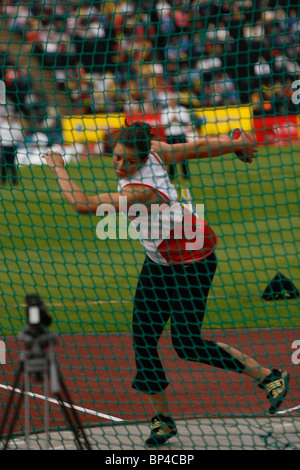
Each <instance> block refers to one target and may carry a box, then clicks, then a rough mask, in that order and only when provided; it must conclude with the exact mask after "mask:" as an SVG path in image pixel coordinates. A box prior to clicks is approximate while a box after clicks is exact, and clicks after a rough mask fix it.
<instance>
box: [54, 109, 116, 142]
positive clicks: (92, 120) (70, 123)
mask: <svg viewBox="0 0 300 470" xmlns="http://www.w3.org/2000/svg"><path fill="white" fill-rule="evenodd" d="M124 123H125V116H120V115H119V114H115V115H114V114H111V115H109V116H107V115H105V114H98V115H95V116H91V115H86V116H69V117H67V116H65V117H63V118H62V120H61V124H62V132H63V138H64V142H65V144H71V143H73V142H83V143H90V142H99V141H101V140H102V141H103V140H104V136H105V133H106V131H107V129H118V128H119V127H121V126H122V125H123V124H124Z"/></svg>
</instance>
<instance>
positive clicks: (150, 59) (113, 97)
mask: <svg viewBox="0 0 300 470" xmlns="http://www.w3.org/2000/svg"><path fill="white" fill-rule="evenodd" d="M299 8H300V7H299V2H298V0H243V1H232V0H230V1H228V0H224V1H208V0H202V1H201V0H190V1H188V0H139V1H138V0H121V1H107V0H103V1H97V0H95V1H81V2H78V4H76V3H74V2H73V3H70V2H65V3H64V2H58V1H57V0H52V1H47V2H43V1H38V0H37V1H36V2H34V3H33V2H32V1H31V0H25V1H22V2H20V1H15V0H13V1H10V2H5V5H3V4H2V7H1V10H2V11H1V13H2V14H4V15H5V16H6V18H7V20H8V23H9V28H10V30H11V31H13V32H15V33H16V34H19V35H20V39H22V40H23V41H26V42H27V43H31V44H32V54H34V55H35V56H36V57H37V58H38V60H39V61H40V65H41V67H45V68H48V69H49V70H52V71H53V73H54V79H55V82H56V88H57V92H58V94H59V93H64V94H66V96H67V97H68V100H69V102H70V106H71V107H72V112H78V113H80V114H82V113H83V114H88V113H101V112H105V113H113V112H124V113H129V114H132V115H133V114H137V113H153V112H159V111H160V110H161V109H162V108H163V107H164V105H165V100H166V96H167V94H168V92H171V91H172V92H176V93H177V95H178V96H179V97H180V103H181V104H183V105H185V106H186V107H190V108H193V107H201V108H202V107H220V106H231V105H238V104H246V103H252V104H253V109H254V114H256V115H265V114H274V113H287V112H297V111H298V107H297V105H295V104H294V103H293V102H292V100H291V95H292V93H293V91H294V90H293V89H292V87H291V85H292V83H293V81H294V80H296V79H299V78H300V15H299ZM0 61H1V64H0V66H1V79H3V80H4V81H5V83H6V85H7V91H8V97H9V98H10V99H11V101H12V103H15V104H16V105H17V106H19V107H20V108H21V112H22V113H23V114H25V115H26V113H28V112H29V109H32V106H34V107H35V108H36V110H37V113H38V111H40V112H41V113H43V103H42V102H41V99H40V97H37V96H35V93H34V87H33V84H32V82H31V81H30V77H28V76H26V77H25V76H24V75H23V74H22V71H18V70H16V68H15V67H14V64H13V63H11V62H13V61H11V62H10V58H9V57H7V54H6V53H5V51H4V50H3V49H1V50H0ZM29 71H30V69H29ZM74 110H75V111H74Z"/></svg>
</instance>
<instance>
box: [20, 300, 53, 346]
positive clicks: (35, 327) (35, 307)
mask: <svg viewBox="0 0 300 470" xmlns="http://www.w3.org/2000/svg"><path fill="white" fill-rule="evenodd" d="M26 315H27V326H26V333H27V334H30V335H32V336H34V337H36V336H39V335H40V334H43V333H45V331H46V327H47V326H49V325H50V324H51V322H52V320H51V317H50V315H48V313H47V310H46V307H45V305H44V302H43V301H42V299H41V298H40V297H39V296H38V295H37V294H31V295H27V296H26Z"/></svg>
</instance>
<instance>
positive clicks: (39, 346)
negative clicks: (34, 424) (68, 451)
mask: <svg viewBox="0 0 300 470" xmlns="http://www.w3.org/2000/svg"><path fill="white" fill-rule="evenodd" d="M19 338H20V339H21V340H22V341H23V342H24V343H25V345H26V347H27V349H28V350H27V351H22V352H21V354H20V362H19V367H18V370H17V373H16V375H15V380H14V384H13V387H12V390H11V393H10V395H9V399H8V402H7V405H6V409H5V411H4V416H3V419H2V422H1V424H0V440H3V441H4V447H3V450H7V448H8V444H9V441H10V439H11V436H12V434H13V430H14V426H15V423H16V419H17V416H18V414H19V410H20V406H21V403H22V399H23V397H24V401H25V442H26V444H27V448H28V449H29V433H30V424H29V423H30V417H29V396H30V392H29V378H30V376H33V377H35V378H36V380H37V381H39V382H43V387H44V394H45V398H46V399H45V410H44V412H45V416H44V418H45V423H44V425H45V434H46V439H47V448H49V447H50V436H49V400H48V391H49V383H50V387H51V391H52V393H53V394H54V396H56V398H57V400H58V403H59V405H60V407H61V410H62V412H63V414H64V416H65V418H66V421H67V422H68V424H69V426H70V428H71V430H72V432H73V435H74V439H75V443H76V446H77V449H78V450H91V446H90V443H89V441H88V439H87V437H86V434H85V431H84V428H83V426H82V425H81V422H80V420H79V417H78V416H77V413H76V410H75V408H74V406H73V403H72V401H71V399H70V395H69V393H68V390H67V388H66V386H65V384H64V382H63V378H62V375H61V373H60V371H59V369H58V366H57V363H56V360H55V354H54V349H53V345H54V344H57V342H58V336H57V335H56V333H46V332H42V333H39V334H38V335H36V334H35V335H34V336H33V335H32V333H31V330H30V328H27V329H25V330H24V332H21V333H20V334H19ZM47 346H48V347H49V351H48V354H47V352H46V350H45V348H46V347H47ZM22 374H24V384H23V387H22V388H21V392H20V396H19V397H18V400H17V403H16V407H15V411H14V414H13V416H12V420H11V422H10V426H9V429H8V434H7V435H6V436H5V439H3V431H4V427H5V424H6V422H7V419H8V416H9V411H10V409H11V407H12V404H13V401H14V396H15V393H16V390H17V386H18V383H19V380H20V378H21V375H22ZM63 397H65V399H64V398H63ZM72 418H73V420H72Z"/></svg>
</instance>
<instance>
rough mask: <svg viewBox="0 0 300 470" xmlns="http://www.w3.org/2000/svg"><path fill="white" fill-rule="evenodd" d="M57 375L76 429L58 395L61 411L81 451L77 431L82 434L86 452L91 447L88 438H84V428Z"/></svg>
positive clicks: (60, 378)
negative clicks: (65, 416)
mask: <svg viewBox="0 0 300 470" xmlns="http://www.w3.org/2000/svg"><path fill="white" fill-rule="evenodd" d="M58 373H59V381H60V385H61V388H62V391H63V392H64V394H65V396H66V398H67V400H66V401H67V402H68V404H69V405H70V408H71V411H72V415H73V418H74V420H75V422H76V425H77V429H76V427H75V426H74V424H73V423H71V420H70V416H69V412H68V410H67V409H66V406H65V404H64V402H63V400H62V399H61V397H60V395H59V397H60V398H59V399H60V403H61V406H62V409H63V410H64V413H65V414H66V415H67V419H68V421H69V423H70V425H71V426H72V429H73V433H74V437H75V439H76V442H77V443H78V445H79V448H80V449H81V450H83V446H82V443H81V442H80V440H79V437H78V430H79V431H80V433H81V434H82V437H83V440H84V444H85V447H86V449H87V450H91V445H90V443H89V441H88V438H87V436H86V433H85V430H84V428H83V426H82V424H81V422H80V419H79V418H78V415H77V413H76V410H75V408H74V406H73V403H72V400H71V397H70V395H69V393H68V390H67V388H66V386H65V384H64V382H63V379H62V376H61V374H60V372H58Z"/></svg>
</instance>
